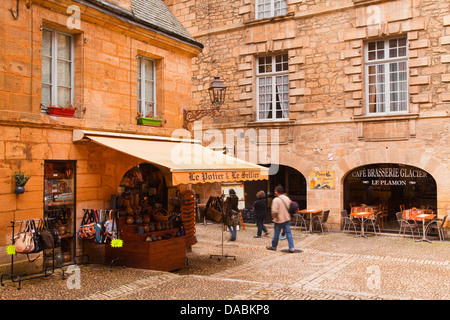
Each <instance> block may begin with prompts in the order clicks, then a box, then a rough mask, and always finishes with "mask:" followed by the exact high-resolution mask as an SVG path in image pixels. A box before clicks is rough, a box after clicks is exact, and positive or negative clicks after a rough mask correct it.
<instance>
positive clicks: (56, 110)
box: [47, 101, 77, 117]
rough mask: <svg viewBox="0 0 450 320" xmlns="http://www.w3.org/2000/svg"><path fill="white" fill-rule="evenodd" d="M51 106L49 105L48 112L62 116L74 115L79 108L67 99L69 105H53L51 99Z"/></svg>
mask: <svg viewBox="0 0 450 320" xmlns="http://www.w3.org/2000/svg"><path fill="white" fill-rule="evenodd" d="M49 104H50V106H48V107H47V113H48V114H49V115H52V116H60V117H73V115H74V114H75V111H76V110H77V108H75V107H74V106H73V105H72V104H71V103H70V101H67V106H65V107H61V106H58V107H57V106H52V105H51V101H50V103H49Z"/></svg>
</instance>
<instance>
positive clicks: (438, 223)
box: [425, 215, 448, 241]
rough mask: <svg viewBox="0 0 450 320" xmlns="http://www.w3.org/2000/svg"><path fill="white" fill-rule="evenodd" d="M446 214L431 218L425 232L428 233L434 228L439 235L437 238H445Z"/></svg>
mask: <svg viewBox="0 0 450 320" xmlns="http://www.w3.org/2000/svg"><path fill="white" fill-rule="evenodd" d="M447 217H448V215H445V216H444V218H442V220H441V219H433V220H432V221H431V222H430V223H429V224H428V226H427V229H426V231H425V234H428V232H429V231H431V230H436V232H437V234H438V235H439V240H440V241H442V240H445V234H444V225H445V221H446V220H447Z"/></svg>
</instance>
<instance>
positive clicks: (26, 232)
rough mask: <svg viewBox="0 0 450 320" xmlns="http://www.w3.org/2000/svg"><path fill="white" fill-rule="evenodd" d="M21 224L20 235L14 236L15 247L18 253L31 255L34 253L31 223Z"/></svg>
mask: <svg viewBox="0 0 450 320" xmlns="http://www.w3.org/2000/svg"><path fill="white" fill-rule="evenodd" d="M23 224H24V223H23V222H22V223H21V224H20V228H19V233H17V234H16V235H15V236H14V247H15V249H16V252H17V253H31V252H33V251H34V241H33V233H32V231H31V229H30V223H29V221H25V226H24V227H23V228H22V226H23Z"/></svg>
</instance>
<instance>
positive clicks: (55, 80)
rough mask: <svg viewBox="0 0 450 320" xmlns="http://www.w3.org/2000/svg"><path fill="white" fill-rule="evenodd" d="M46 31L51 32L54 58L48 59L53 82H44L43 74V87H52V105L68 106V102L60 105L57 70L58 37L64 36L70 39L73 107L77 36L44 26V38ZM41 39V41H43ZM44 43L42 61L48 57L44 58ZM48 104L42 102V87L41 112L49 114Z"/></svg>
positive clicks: (72, 102) (72, 100)
mask: <svg viewBox="0 0 450 320" xmlns="http://www.w3.org/2000/svg"><path fill="white" fill-rule="evenodd" d="M44 31H48V32H51V34H52V35H51V37H52V38H51V46H52V48H51V54H52V56H49V57H48V58H50V59H51V68H50V74H51V80H50V82H49V83H44V82H43V75H42V74H41V86H42V85H48V86H50V87H51V89H50V90H51V94H50V96H51V100H50V102H51V105H55V106H64V107H65V106H66V102H64V103H63V104H61V103H58V87H59V85H58V70H57V61H58V46H57V41H58V39H57V37H58V35H60V34H62V35H64V36H68V37H70V58H71V59H70V60H66V61H69V62H70V64H71V66H70V83H71V86H70V103H71V104H72V105H73V104H74V100H75V98H74V97H75V35H74V34H72V33H69V32H65V31H62V30H59V29H56V28H52V27H48V26H42V37H43V34H44ZM42 37H41V39H42ZM43 46H44V41H43V39H42V60H43V59H44V58H45V57H46V56H44V48H43ZM47 103H48V101H42V87H41V112H42V113H45V114H46V113H47Z"/></svg>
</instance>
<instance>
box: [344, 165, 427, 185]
mask: <svg viewBox="0 0 450 320" xmlns="http://www.w3.org/2000/svg"><path fill="white" fill-rule="evenodd" d="M352 177H354V178H362V179H364V178H367V179H370V180H371V185H373V186H406V184H407V179H420V178H427V177H428V175H427V173H426V172H425V171H423V170H420V169H411V168H395V167H394V168H392V167H391V168H390V167H381V168H361V169H359V170H355V171H353V172H352Z"/></svg>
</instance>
